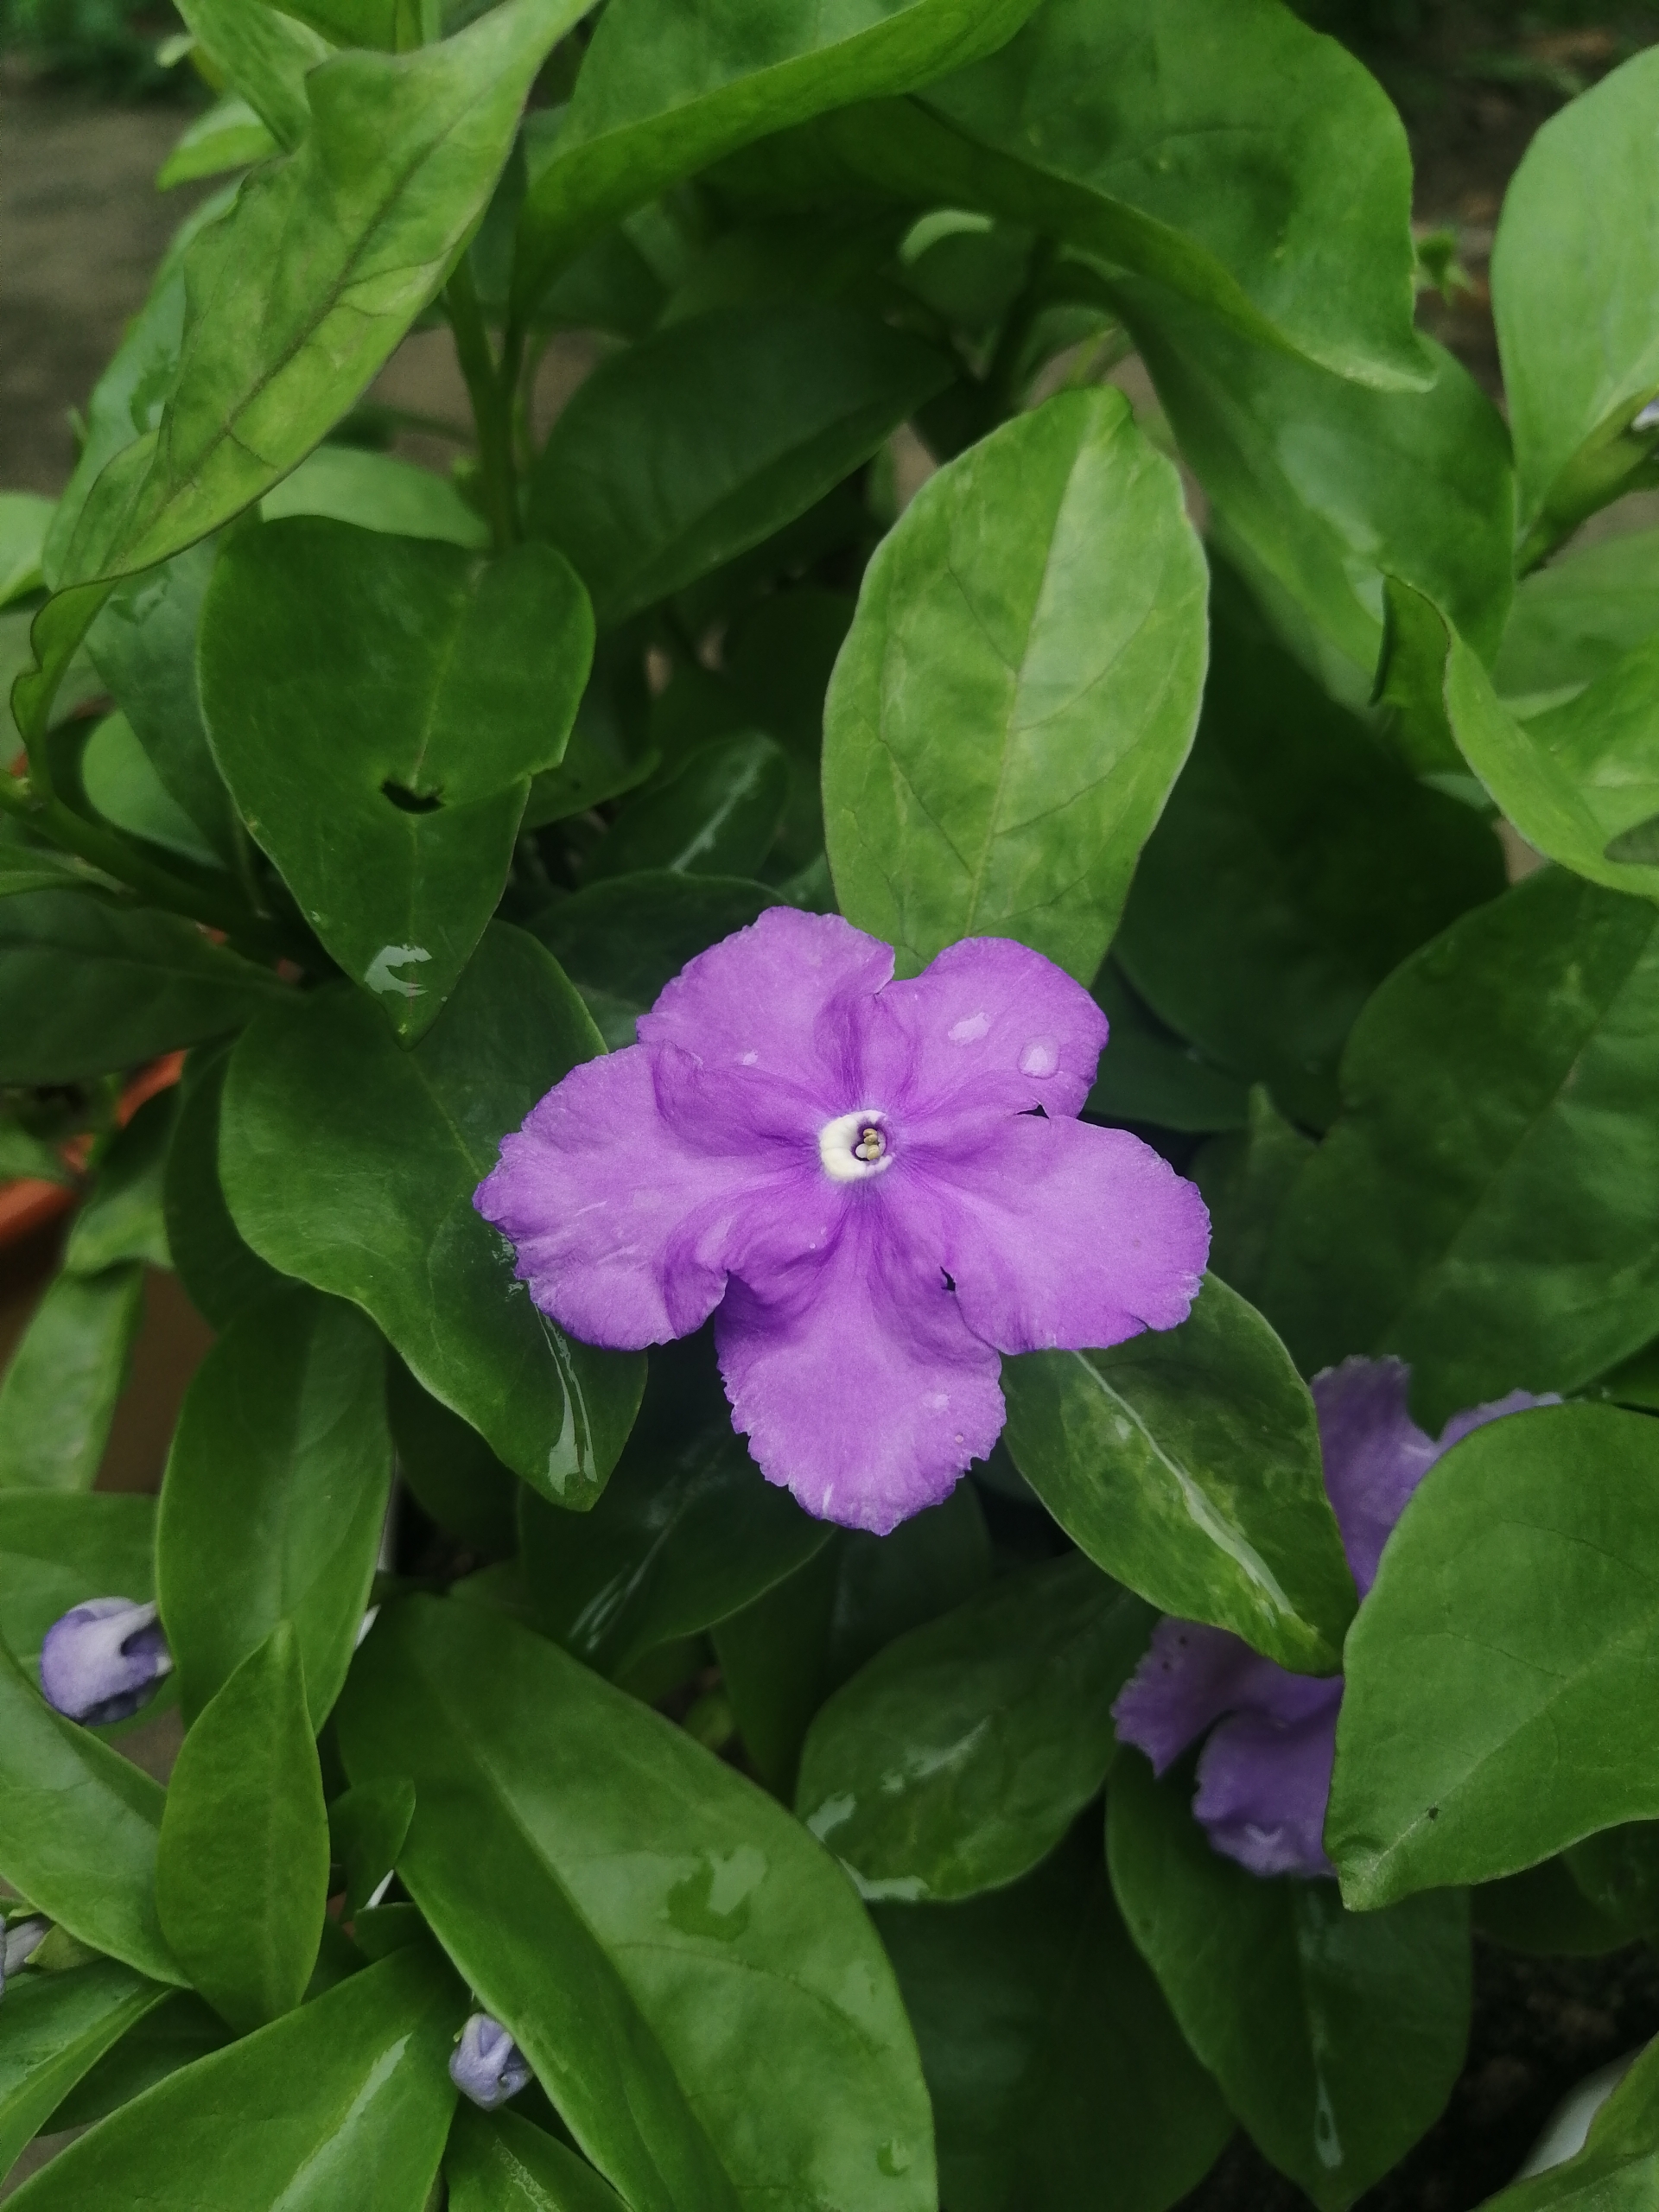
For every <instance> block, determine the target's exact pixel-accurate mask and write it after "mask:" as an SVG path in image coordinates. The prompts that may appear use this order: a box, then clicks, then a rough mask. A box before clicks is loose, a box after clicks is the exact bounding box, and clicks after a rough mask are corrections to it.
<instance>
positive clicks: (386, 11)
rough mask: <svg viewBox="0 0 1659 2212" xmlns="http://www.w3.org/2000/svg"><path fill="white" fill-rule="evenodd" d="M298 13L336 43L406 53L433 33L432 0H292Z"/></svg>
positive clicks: (390, 52)
mask: <svg viewBox="0 0 1659 2212" xmlns="http://www.w3.org/2000/svg"><path fill="white" fill-rule="evenodd" d="M284 12H285V13H288V14H291V15H295V16H298V17H299V19H300V21H301V22H303V23H309V24H310V26H311V28H312V29H313V30H318V31H321V33H322V35H323V36H324V37H325V38H329V39H332V40H333V41H334V44H335V45H336V46H372V47H378V48H381V49H382V50H383V51H384V52H385V53H387V54H407V53H408V52H409V51H410V49H411V48H414V47H417V46H420V45H422V44H423V42H424V41H426V40H427V39H428V38H429V36H430V35H431V33H432V15H433V8H432V0H293V5H292V6H291V8H289V9H288V10H285V11H284Z"/></svg>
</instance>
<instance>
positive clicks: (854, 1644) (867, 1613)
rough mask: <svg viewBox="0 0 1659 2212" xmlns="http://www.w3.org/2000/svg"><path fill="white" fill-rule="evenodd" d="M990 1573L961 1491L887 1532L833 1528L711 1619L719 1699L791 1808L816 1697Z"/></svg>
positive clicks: (977, 1519)
mask: <svg viewBox="0 0 1659 2212" xmlns="http://www.w3.org/2000/svg"><path fill="white" fill-rule="evenodd" d="M991 1565H992V1561H991V1544H990V1537H989V1535H988V1533H987V1530H986V1526H985V1516H984V1514H983V1513H982V1510H981V1508H980V1503H979V1497H978V1494H977V1492H976V1490H975V1488H974V1485H973V1484H971V1483H967V1482H964V1483H958V1484H957V1487H956V1489H955V1490H954V1491H952V1492H951V1493H950V1497H948V1498H946V1500H945V1501H944V1504H942V1505H935V1506H931V1507H930V1508H929V1510H927V1511H926V1512H925V1513H918V1514H916V1515H914V1516H912V1519H910V1520H908V1521H901V1522H899V1526H898V1527H897V1528H896V1529H894V1530H893V1533H892V1534H891V1535H887V1536H872V1535H868V1534H866V1533H865V1532H864V1531H863V1530H861V1529H837V1530H836V1532H835V1534H834V1535H832V1536H831V1538H830V1540H829V1543H828V1544H826V1545H825V1546H824V1548H823V1550H822V1551H821V1552H819V1553H817V1555H816V1556H815V1557H814V1558H812V1559H811V1560H809V1561H808V1562H807V1564H806V1565H805V1566H804V1567H798V1568H797V1569H796V1571H795V1573H793V1574H791V1576H789V1578H788V1579H787V1580H785V1581H783V1582H780V1583H779V1584H777V1585H776V1586H775V1587H774V1588H772V1590H770V1591H768V1592H766V1595H765V1596H764V1597H762V1598H759V1599H756V1600H755V1602H754V1603H753V1605H747V1606H745V1607H744V1609H743V1611H741V1612H739V1613H734V1614H733V1615H731V1617H730V1618H728V1619H727V1620H724V1621H721V1622H719V1623H717V1624H715V1649H716V1651H717V1652H718V1653H719V1656H720V1663H721V1673H722V1675H723V1676H724V1680H725V1687H726V1691H727V1694H728V1696H729V1698H730V1699H731V1701H732V1705H733V1707H734V1711H735V1713H736V1716H737V1723H738V1728H739V1731H740V1732H741V1735H742V1738H743V1744H744V1748H745V1750H746V1751H747V1753H748V1755H749V1760H750V1763H751V1764H752V1765H753V1768H754V1770H755V1771H756V1772H757V1773H758V1774H759V1775H760V1777H762V1779H763V1780H764V1781H765V1782H766V1785H767V1787H768V1788H769V1789H773V1790H775V1791H776V1792H777V1794H778V1796H780V1797H782V1798H784V1799H785V1801H786V1802H789V1803H791V1804H792V1803H793V1802H794V1797H795V1770H796V1766H797V1764H798V1761H799V1758H800V1755H801V1745H802V1743H803V1741H804V1738H805V1736H806V1731H807V1726H808V1724H809V1722H810V1720H811V1719H812V1716H813V1714H814V1713H816V1712H817V1710H818V1708H819V1707H820V1706H821V1705H822V1704H823V1701H824V1700H825V1698H827V1697H828V1696H829V1694H830V1693H831V1691H832V1690H835V1689H837V1688H840V1686H841V1684H842V1682H845V1681H849V1680H850V1679H851V1677H852V1676H853V1675H855V1674H856V1673H857V1672H858V1670H859V1669H860V1668H861V1667H862V1666H863V1665H864V1664H865V1662H867V1661H868V1660H870V1659H873V1658H874V1656H875V1655H876V1653H877V1652H879V1651H880V1650H882V1649H885V1648H886V1647H887V1645H888V1644H889V1643H892V1642H893V1639H894V1638H895V1637H901V1636H903V1635H904V1634H905V1633H906V1630H910V1629H913V1628H918V1627H919V1626H920V1625H921V1624H923V1623H924V1622H925V1621H931V1620H935V1619H937V1618H938V1616H939V1615H940V1614H942V1613H948V1612H949V1611H950V1610H951V1608H952V1607H953V1606H956V1605H961V1604H963V1602H964V1600H966V1599H969V1598H971V1597H972V1596H973V1595H974V1594H975V1592H977V1591H980V1590H982V1589H983V1588H984V1586H985V1585H986V1584H987V1583H988V1581H989V1580H990V1579H991Z"/></svg>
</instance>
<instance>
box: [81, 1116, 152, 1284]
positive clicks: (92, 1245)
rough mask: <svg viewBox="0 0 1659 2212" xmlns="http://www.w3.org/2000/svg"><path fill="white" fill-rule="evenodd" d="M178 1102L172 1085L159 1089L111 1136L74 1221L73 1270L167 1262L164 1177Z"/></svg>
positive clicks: (90, 1271)
mask: <svg viewBox="0 0 1659 2212" xmlns="http://www.w3.org/2000/svg"><path fill="white" fill-rule="evenodd" d="M178 1104H179V1102H178V1096H177V1093H176V1092H175V1090H172V1089H171V1088H169V1089H168V1090H162V1091H158V1092H157V1093H156V1096H154V1097H153V1098H147V1099H146V1100H145V1101H144V1103H143V1105H142V1106H141V1107H140V1108H139V1109H138V1111H137V1113H136V1114H135V1115H134V1116H133V1117H132V1119H131V1121H130V1122H128V1123H127V1126H126V1127H125V1128H124V1129H119V1130H118V1131H117V1132H116V1134H115V1135H114V1136H113V1137H112V1138H111V1140H110V1143H109V1147H108V1149H107V1150H106V1151H105V1153H104V1154H103V1155H102V1157H101V1158H100V1159H99V1164H98V1172H97V1174H96V1176H95V1178H94V1179H93V1182H92V1190H91V1192H90V1193H89V1195H88V1196H87V1197H86V1199H85V1200H84V1201H83V1202H82V1204H81V1206H80V1208H79V1211H78V1212H77V1213H76V1215H75V1217H74V1220H73V1222H72V1223H71V1224H70V1229H69V1241H68V1243H67V1245H66V1246H65V1248H64V1255H63V1257H64V1265H65V1267H66V1268H68V1270H69V1272H70V1273H71V1274H79V1275H95V1274H99V1272H100V1271H101V1270H102V1269H103V1268H112V1267H114V1266H116V1265H117V1264H118V1262H121V1261H123V1260H145V1261H148V1262H149V1264H150V1266H152V1267H156V1268H164V1267H166V1266H167V1264H168V1252H167V1230H166V1226H165V1224H163V1222H162V1172H163V1170H164V1169H165V1167H166V1166H167V1155H168V1148H169V1147H170V1145H171V1143H172V1140H173V1128H174V1124H175V1121H176V1119H177V1116H178Z"/></svg>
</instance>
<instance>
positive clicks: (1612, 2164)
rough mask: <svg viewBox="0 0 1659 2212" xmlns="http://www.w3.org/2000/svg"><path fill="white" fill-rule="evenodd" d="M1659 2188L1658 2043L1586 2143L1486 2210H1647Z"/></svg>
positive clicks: (1629, 2077)
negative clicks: (1571, 2154) (1571, 2156)
mask: <svg viewBox="0 0 1659 2212" xmlns="http://www.w3.org/2000/svg"><path fill="white" fill-rule="evenodd" d="M1656 2190H1659V2044H1649V2045H1648V2047H1647V2049H1646V2050H1643V2051H1641V2052H1639V2053H1638V2054H1637V2059H1636V2063H1635V2064H1634V2065H1633V2066H1632V2067H1631V2068H1630V2072H1629V2073H1628V2074H1626V2075H1625V2076H1624V2080H1623V2081H1622V2082H1619V2083H1618V2086H1617V2087H1616V2088H1615V2089H1614V2090H1613V2093H1612V2094H1611V2096H1610V2097H1609V2098H1608V2100H1607V2101H1606V2103H1605V2104H1604V2105H1603V2106H1602V2107H1601V2110H1600V2111H1599V2113H1596V2115H1595V2117H1594V2118H1593V2119H1592V2120H1591V2122H1590V2133H1589V2137H1588V2139H1587V2140H1586V2143H1585V2145H1584V2148H1583V2149H1582V2150H1581V2151H1580V2152H1578V2154H1577V2156H1576V2157H1574V2158H1567V2159H1565V2160H1563V2161H1562V2162H1561V2164H1559V2165H1555V2166H1552V2167H1550V2168H1548V2170H1547V2171H1545V2172H1543V2173H1541V2174H1534V2175H1532V2176H1530V2177H1529V2178H1527V2179H1525V2180H1522V2181H1517V2182H1515V2183H1512V2184H1511V2185H1510V2187H1509V2188H1508V2189H1506V2190H1503V2191H1502V2192H1501V2193H1500V2194H1499V2195H1498V2196H1494V2197H1491V2198H1489V2199H1488V2200H1487V2203H1486V2205H1485V2207H1484V2212H1646V2207H1647V2206H1649V2204H1651V2203H1652V2202H1653V2201H1654V2193H1655V2191H1656Z"/></svg>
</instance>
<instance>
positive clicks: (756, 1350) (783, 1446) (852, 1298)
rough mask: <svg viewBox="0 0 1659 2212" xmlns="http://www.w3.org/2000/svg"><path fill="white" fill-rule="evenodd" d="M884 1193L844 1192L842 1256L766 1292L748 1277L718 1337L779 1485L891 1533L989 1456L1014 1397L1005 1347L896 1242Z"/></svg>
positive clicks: (779, 1278)
mask: <svg viewBox="0 0 1659 2212" xmlns="http://www.w3.org/2000/svg"><path fill="white" fill-rule="evenodd" d="M879 1187H880V1186H879V1185H837V1186H836V1190H837V1192H838V1196H839V1198H840V1202H841V1218H840V1224H839V1228H838V1230H837V1233H836V1235H835V1236H833V1237H832V1239H831V1240H830V1243H829V1248H828V1249H827V1250H823V1251H820V1252H814V1253H811V1254H809V1255H805V1256H804V1257H803V1258H802V1259H800V1260H798V1261H797V1262H794V1264H793V1265H792V1266H788V1267H778V1268H775V1269H774V1270H772V1272H771V1273H770V1274H769V1275H768V1276H767V1278H766V1280H765V1282H764V1287H763V1288H760V1289H757V1288H756V1287H754V1286H753V1283H751V1282H750V1281H747V1280H739V1278H738V1277H737V1275H736V1274H734V1276H733V1280H732V1284H731V1287H730V1289H729V1290H728V1293H727V1295H726V1300H725V1303H724V1304H723V1305H722V1306H721V1309H720V1313H719V1317H718V1319H716V1321H715V1344H716V1345H717V1347H718V1350H719V1353H720V1366H721V1374H722V1376H724V1377H725V1382H726V1395H728V1397H729V1398H730V1400H731V1402H732V1421H733V1426H734V1427H736V1428H737V1429H739V1430H740V1431H741V1433H743V1434H745V1435H746V1436H747V1438H748V1440H749V1449H750V1450H751V1452H753V1454H754V1457H755V1459H757V1460H758V1461H759V1462H760V1471H761V1472H762V1473H763V1474H764V1475H765V1476H766V1479H767V1481H768V1482H772V1483H777V1484H780V1485H783V1486H785V1487H786V1488H788V1489H789V1490H791V1491H793V1493H794V1495H795V1497H796V1498H797V1500H798V1503H800V1504H801V1505H802V1506H804V1508H805V1510H806V1511H807V1512H809V1513H812V1514H816V1515H817V1516H818V1518H819V1519H820V1520H824V1521H836V1522H840V1523H841V1524H842V1526H843V1527H845V1528H849V1529H872V1530H874V1533H875V1534H876V1535H887V1531H888V1530H889V1529H893V1528H894V1527H896V1526H897V1524H898V1523H899V1522H900V1521H904V1520H907V1519H908V1518H909V1516H911V1515H912V1513H919V1512H920V1511H921V1510H923V1508H924V1507H925V1506H929V1505H937V1504H938V1502H939V1500H940V1499H941V1498H943V1497H946V1496H947V1495H948V1494H949V1492H950V1491H951V1490H952V1489H954V1488H955V1486H956V1483H957V1478H958V1477H959V1476H961V1475H962V1474H963V1472H964V1471H966V1469H967V1467H968V1465H969V1461H970V1460H973V1459H983V1458H984V1456H985V1454H986V1453H987V1452H988V1451H989V1450H990V1448H991V1446H992V1445H993V1444H995V1441H996V1439H997V1437H998V1435H999V1433H1001V1427H1002V1422H1003V1418H1004V1407H1003V1403H1002V1393H1001V1389H1000V1388H999V1387H998V1383H997V1364H998V1363H997V1358H996V1355H995V1352H993V1351H990V1350H989V1349H988V1347H987V1346H986V1345H984V1344H981V1343H980V1342H979V1341H978V1339H977V1338H976V1337H974V1336H973V1335H972V1334H971V1333H970V1332H969V1330H968V1329H967V1328H966V1327H964V1325H963V1321H962V1318H961V1315H960V1313H958V1311H957V1303H956V1300H954V1299H953V1298H951V1296H950V1294H949V1292H948V1291H947V1290H946V1289H945V1287H944V1281H943V1280H942V1279H941V1278H940V1277H939V1275H938V1273H937V1271H936V1270H935V1269H933V1268H931V1266H929V1265H928V1264H927V1263H926V1262H922V1263H921V1264H920V1265H918V1264H917V1262H916V1261H915V1260H914V1258H913V1257H912V1255H910V1254H909V1253H908V1252H906V1251H905V1250H904V1249H901V1248H900V1247H899V1245H897V1244H896V1243H894V1242H893V1239H892V1238H891V1236H890V1235H889V1233H888V1232H889V1229H890V1217H889V1215H888V1213H887V1210H886V1209H884V1208H883V1207H882V1206H881V1205H880V1204H879V1203H876V1204H872V1203H869V1201H870V1200H871V1199H872V1198H875V1196H876V1194H877V1192H878V1190H879ZM757 1272H758V1271H757Z"/></svg>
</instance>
